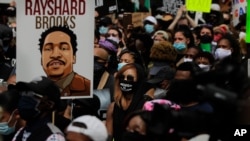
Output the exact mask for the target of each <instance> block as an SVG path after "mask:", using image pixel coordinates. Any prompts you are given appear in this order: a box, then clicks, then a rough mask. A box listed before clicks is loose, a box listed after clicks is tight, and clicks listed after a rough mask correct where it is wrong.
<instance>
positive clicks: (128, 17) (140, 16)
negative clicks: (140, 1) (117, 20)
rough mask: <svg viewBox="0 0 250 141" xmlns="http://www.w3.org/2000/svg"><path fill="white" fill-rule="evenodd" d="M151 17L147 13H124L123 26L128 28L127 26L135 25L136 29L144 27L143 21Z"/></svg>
mask: <svg viewBox="0 0 250 141" xmlns="http://www.w3.org/2000/svg"><path fill="white" fill-rule="evenodd" d="M149 15H151V14H150V13H147V12H134V13H124V15H123V26H124V27H125V28H127V25H129V24H133V26H134V27H138V26H142V25H143V20H144V19H145V18H146V17H147V16H149Z"/></svg>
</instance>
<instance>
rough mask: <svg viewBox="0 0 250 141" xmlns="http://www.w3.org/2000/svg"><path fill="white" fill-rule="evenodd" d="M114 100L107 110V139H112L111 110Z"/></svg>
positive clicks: (110, 140) (109, 140)
mask: <svg viewBox="0 0 250 141" xmlns="http://www.w3.org/2000/svg"><path fill="white" fill-rule="evenodd" d="M114 105H115V102H112V103H111V104H110V105H109V107H108V111H107V118H106V128H107V130H108V141H112V140H113V110H114Z"/></svg>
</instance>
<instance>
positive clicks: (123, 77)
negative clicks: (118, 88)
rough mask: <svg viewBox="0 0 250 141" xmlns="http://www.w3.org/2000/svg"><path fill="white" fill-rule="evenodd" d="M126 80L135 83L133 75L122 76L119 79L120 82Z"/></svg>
mask: <svg viewBox="0 0 250 141" xmlns="http://www.w3.org/2000/svg"><path fill="white" fill-rule="evenodd" d="M125 78H126V79H127V81H134V76H132V75H127V76H125V75H121V76H120V77H119V79H120V80H125Z"/></svg>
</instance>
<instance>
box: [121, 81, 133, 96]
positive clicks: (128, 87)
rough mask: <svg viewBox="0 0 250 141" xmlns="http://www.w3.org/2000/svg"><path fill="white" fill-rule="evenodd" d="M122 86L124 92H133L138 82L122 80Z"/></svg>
mask: <svg viewBox="0 0 250 141" xmlns="http://www.w3.org/2000/svg"><path fill="white" fill-rule="evenodd" d="M120 88H121V91H122V94H131V93H133V92H134V91H135V90H136V82H134V81H127V80H120Z"/></svg>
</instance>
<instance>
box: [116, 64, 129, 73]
mask: <svg viewBox="0 0 250 141" xmlns="http://www.w3.org/2000/svg"><path fill="white" fill-rule="evenodd" d="M126 64H128V63H124V62H122V63H119V64H118V66H117V71H119V70H120V69H121V68H122V67H123V66H124V65H126Z"/></svg>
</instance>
